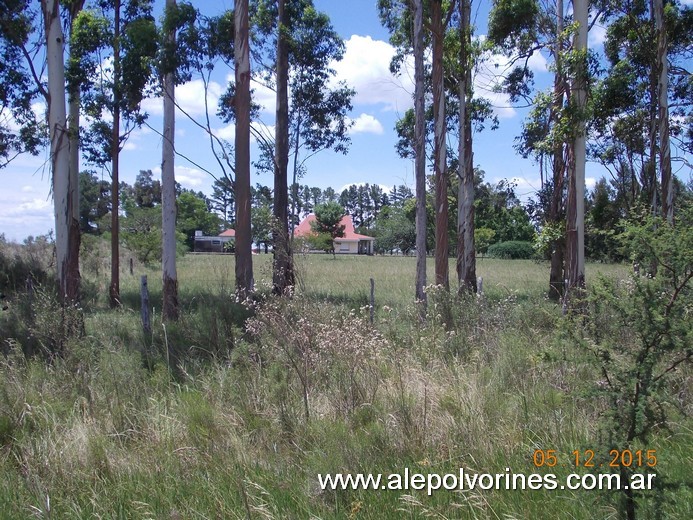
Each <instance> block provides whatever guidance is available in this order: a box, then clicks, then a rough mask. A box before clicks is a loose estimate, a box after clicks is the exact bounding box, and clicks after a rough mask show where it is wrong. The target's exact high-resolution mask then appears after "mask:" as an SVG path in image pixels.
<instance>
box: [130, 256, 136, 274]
mask: <svg viewBox="0 0 693 520" xmlns="http://www.w3.org/2000/svg"><path fill="white" fill-rule="evenodd" d="M133 274H135V262H134V261H133V260H132V258H130V276H132V275H133Z"/></svg>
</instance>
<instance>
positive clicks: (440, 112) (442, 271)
mask: <svg viewBox="0 0 693 520" xmlns="http://www.w3.org/2000/svg"><path fill="white" fill-rule="evenodd" d="M443 25H444V24H443V13H442V1H441V0H432V2H431V26H432V33H433V78H432V85H433V127H434V128H433V132H434V137H433V140H434V144H433V156H434V157H433V166H434V169H435V184H436V201H435V213H436V221H435V222H436V227H435V237H436V248H435V250H436V258H435V273H436V285H442V286H443V287H445V289H446V290H448V289H449V288H450V280H449V274H448V270H449V268H448V180H447V150H446V143H445V138H446V136H445V134H446V128H445V127H446V125H445V87H444V84H443V39H444V37H445V28H444V27H443Z"/></svg>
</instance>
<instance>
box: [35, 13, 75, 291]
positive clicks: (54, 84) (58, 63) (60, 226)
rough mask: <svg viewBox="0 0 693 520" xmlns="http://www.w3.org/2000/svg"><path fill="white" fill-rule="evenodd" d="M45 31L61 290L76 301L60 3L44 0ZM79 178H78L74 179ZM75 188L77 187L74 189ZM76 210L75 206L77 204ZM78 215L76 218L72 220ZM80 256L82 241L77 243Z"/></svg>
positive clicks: (73, 213) (56, 250)
mask: <svg viewBox="0 0 693 520" xmlns="http://www.w3.org/2000/svg"><path fill="white" fill-rule="evenodd" d="M41 12H42V14H43V22H44V31H45V38H46V40H45V41H46V47H45V49H46V63H47V74H48V90H47V94H48V95H47V101H48V128H49V132H50V152H51V173H52V176H53V200H54V206H55V252H56V262H57V271H58V289H59V296H60V299H61V300H64V301H76V300H77V298H78V291H79V269H77V271H76V277H77V279H72V278H73V277H74V276H75V273H74V271H73V270H71V269H70V267H71V266H70V262H69V254H70V246H71V245H72V244H71V242H70V238H71V236H70V231H69V230H70V227H71V225H72V224H73V222H72V221H73V220H76V225H77V236H78V237H79V201H78V200H77V201H74V200H73V199H72V198H71V197H70V195H71V190H70V180H71V175H70V142H69V136H68V127H67V108H66V103H65V61H64V56H63V50H64V49H63V45H64V35H63V28H62V24H61V20H60V4H59V2H58V0H42V1H41ZM76 177H77V176H76V175H75V178H76ZM75 189H76V188H75ZM75 202H76V203H77V207H73V204H74V203H75ZM75 215H77V218H76V219H73V217H74V216H75ZM76 245H77V253H78V254H79V241H78V242H77V244H76Z"/></svg>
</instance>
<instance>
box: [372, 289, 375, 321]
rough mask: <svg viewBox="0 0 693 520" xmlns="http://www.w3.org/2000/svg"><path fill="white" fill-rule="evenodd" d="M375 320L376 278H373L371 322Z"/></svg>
mask: <svg viewBox="0 0 693 520" xmlns="http://www.w3.org/2000/svg"><path fill="white" fill-rule="evenodd" d="M374 320H375V280H373V278H371V324H373V321H374Z"/></svg>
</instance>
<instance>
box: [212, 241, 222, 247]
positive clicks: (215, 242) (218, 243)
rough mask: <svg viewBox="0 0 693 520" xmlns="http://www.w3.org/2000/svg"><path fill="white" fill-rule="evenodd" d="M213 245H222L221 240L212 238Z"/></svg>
mask: <svg viewBox="0 0 693 520" xmlns="http://www.w3.org/2000/svg"><path fill="white" fill-rule="evenodd" d="M212 245H213V246H220V245H221V240H212Z"/></svg>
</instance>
